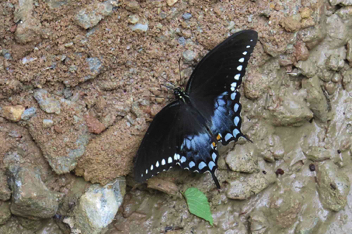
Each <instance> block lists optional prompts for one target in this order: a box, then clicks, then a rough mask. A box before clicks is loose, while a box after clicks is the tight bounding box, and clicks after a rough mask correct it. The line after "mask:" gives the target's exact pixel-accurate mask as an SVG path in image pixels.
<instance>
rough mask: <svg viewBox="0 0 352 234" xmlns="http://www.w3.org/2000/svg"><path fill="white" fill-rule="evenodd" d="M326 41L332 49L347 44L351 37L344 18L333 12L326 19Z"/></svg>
mask: <svg viewBox="0 0 352 234" xmlns="http://www.w3.org/2000/svg"><path fill="white" fill-rule="evenodd" d="M326 29H327V38H326V41H325V42H324V43H326V44H327V45H328V46H329V48H330V49H333V48H338V47H342V46H344V45H346V43H347V41H348V39H350V36H349V35H350V31H349V28H348V26H347V25H346V24H345V22H344V20H343V19H342V18H341V17H339V15H338V14H333V15H331V16H330V17H328V18H327V20H326Z"/></svg>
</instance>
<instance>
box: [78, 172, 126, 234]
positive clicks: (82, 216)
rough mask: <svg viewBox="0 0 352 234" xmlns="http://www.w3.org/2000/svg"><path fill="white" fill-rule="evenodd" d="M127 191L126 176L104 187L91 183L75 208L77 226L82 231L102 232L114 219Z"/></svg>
mask: <svg viewBox="0 0 352 234" xmlns="http://www.w3.org/2000/svg"><path fill="white" fill-rule="evenodd" d="M125 193H126V181H125V179H124V178H118V179H117V180H115V181H114V182H112V183H109V184H107V185H105V186H104V187H102V186H100V185H97V184H95V185H91V186H90V187H89V188H88V190H87V192H86V193H85V194H83V195H82V196H81V198H80V199H79V205H78V206H77V207H76V208H75V210H74V217H75V227H76V228H77V229H79V230H81V231H82V233H91V234H99V233H101V231H102V230H103V229H104V228H106V227H107V226H108V225H109V224H110V223H111V222H112V221H113V219H114V217H115V215H116V213H117V211H118V209H119V207H120V206H121V204H122V202H123V197H124V195H125Z"/></svg>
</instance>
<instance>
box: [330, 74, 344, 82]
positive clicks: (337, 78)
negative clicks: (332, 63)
mask: <svg viewBox="0 0 352 234" xmlns="http://www.w3.org/2000/svg"><path fill="white" fill-rule="evenodd" d="M341 79H342V77H341V74H340V73H335V74H334V75H333V76H332V78H331V81H332V82H334V83H339V82H340V81H341Z"/></svg>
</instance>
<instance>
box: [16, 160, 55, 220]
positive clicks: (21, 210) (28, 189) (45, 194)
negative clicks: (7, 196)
mask: <svg viewBox="0 0 352 234" xmlns="http://www.w3.org/2000/svg"><path fill="white" fill-rule="evenodd" d="M9 173H10V187H11V190H12V200H11V201H12V202H11V213H12V214H14V215H18V216H21V217H27V218H32V219H35V218H42V219H43V218H51V217H52V216H54V215H55V214H56V212H57V209H58V206H59V202H58V198H57V195H56V194H55V193H54V192H52V191H50V190H49V189H48V188H47V187H46V186H45V184H44V183H43V181H42V180H41V178H40V175H39V174H37V173H36V172H35V171H31V170H29V169H27V168H24V167H16V166H14V167H11V168H10V170H9Z"/></svg>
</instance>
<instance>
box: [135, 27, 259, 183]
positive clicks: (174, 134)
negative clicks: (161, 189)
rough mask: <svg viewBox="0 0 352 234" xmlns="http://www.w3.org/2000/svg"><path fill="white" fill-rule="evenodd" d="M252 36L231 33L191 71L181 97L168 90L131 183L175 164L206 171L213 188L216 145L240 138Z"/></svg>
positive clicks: (253, 42)
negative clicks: (242, 97) (244, 80)
mask: <svg viewBox="0 0 352 234" xmlns="http://www.w3.org/2000/svg"><path fill="white" fill-rule="evenodd" d="M257 39H258V34H257V32H255V31H253V30H244V31H240V32H237V33H235V34H233V35H232V36H230V37H229V38H227V39H226V40H225V41H223V42H222V43H221V44H219V45H218V46H216V47H215V48H214V49H213V50H211V51H210V52H209V53H208V54H207V55H206V56H205V57H204V58H203V59H202V60H201V61H200V62H199V64H198V65H197V66H196V68H195V69H194V71H193V73H192V75H191V78H190V79H189V81H188V83H187V87H186V90H185V92H183V91H182V90H181V89H180V88H175V89H174V94H175V97H176V101H174V102H172V103H170V104H168V105H167V106H166V107H164V108H163V109H162V110H161V111H160V112H159V113H158V114H157V115H156V116H155V117H154V119H153V121H152V123H151V124H150V126H149V128H148V130H147V133H146V134H145V136H144V139H143V141H142V143H141V145H140V147H139V149H138V152H137V156H136V158H135V169H134V173H135V179H136V180H137V181H139V182H144V181H145V180H147V179H149V178H150V177H152V176H154V175H156V174H158V173H159V172H161V171H166V170H167V169H169V168H171V167H174V166H176V165H179V166H180V167H181V168H183V169H188V170H190V171H193V172H199V173H203V172H206V171H209V172H210V173H211V175H212V177H213V180H214V182H215V184H216V186H217V187H218V188H220V184H219V182H218V180H217V178H216V176H215V170H216V168H217V160H218V151H217V144H218V143H219V142H221V144H223V145H227V144H228V143H229V142H231V141H237V140H238V138H239V137H241V136H244V135H243V134H242V132H241V116H240V112H241V104H240V102H239V100H240V93H239V91H238V88H239V86H240V85H241V82H242V78H243V76H244V75H245V72H246V67H247V64H248V60H249V58H250V55H251V53H252V52H253V49H254V46H255V45H256V43H257Z"/></svg>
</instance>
